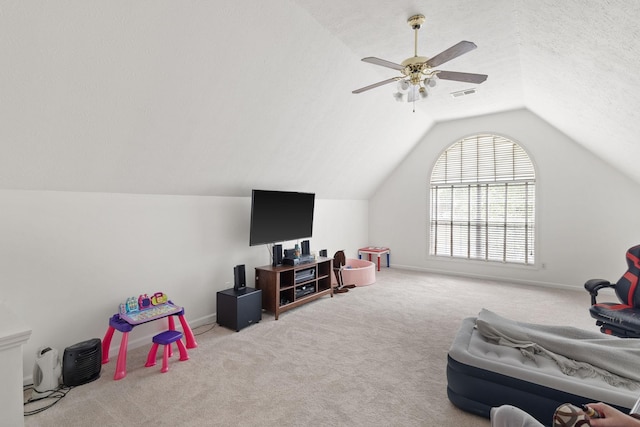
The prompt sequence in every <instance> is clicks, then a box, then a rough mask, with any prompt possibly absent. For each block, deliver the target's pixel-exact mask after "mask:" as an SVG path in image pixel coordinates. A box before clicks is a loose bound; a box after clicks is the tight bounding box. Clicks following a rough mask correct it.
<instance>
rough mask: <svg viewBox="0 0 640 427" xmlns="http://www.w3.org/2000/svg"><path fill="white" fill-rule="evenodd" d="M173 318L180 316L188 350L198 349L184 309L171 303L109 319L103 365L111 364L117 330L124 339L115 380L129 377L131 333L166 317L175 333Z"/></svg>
mask: <svg viewBox="0 0 640 427" xmlns="http://www.w3.org/2000/svg"><path fill="white" fill-rule="evenodd" d="M173 316H178V319H179V320H180V324H181V325H182V330H183V332H184V337H185V341H186V342H187V348H196V347H197V346H198V343H196V339H195V337H194V336H193V332H192V331H191V327H190V326H189V323H187V319H185V318H184V308H183V307H179V306H177V305H174V304H173V303H172V302H171V301H168V302H166V303H164V304H160V305H156V306H153V307H150V308H147V309H143V310H140V311H137V312H133V313H127V314H120V313H116V314H114V315H113V316H111V318H110V319H109V327H108V328H107V332H106V333H105V335H104V339H103V340H102V364H105V363H108V362H109V348H110V347H111V339H112V338H113V333H114V331H115V330H116V329H117V330H118V331H120V332H122V338H121V340H120V350H119V351H118V361H117V362H116V372H115V375H114V376H113V379H114V380H121V379H122V378H124V377H125V376H127V345H128V343H129V332H131V330H132V329H133V328H134V327H136V326H138V325H141V324H143V323H148V322H153V321H154V320H159V319H164V318H165V317H166V318H168V320H169V330H170V331H174V330H175V329H176V327H175V321H174V318H173Z"/></svg>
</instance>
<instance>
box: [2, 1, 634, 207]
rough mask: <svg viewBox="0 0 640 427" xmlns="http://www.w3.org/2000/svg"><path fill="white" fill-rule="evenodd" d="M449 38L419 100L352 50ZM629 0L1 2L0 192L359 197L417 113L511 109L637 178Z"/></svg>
mask: <svg viewBox="0 0 640 427" xmlns="http://www.w3.org/2000/svg"><path fill="white" fill-rule="evenodd" d="M415 13H422V14H424V15H425V16H426V22H425V24H424V25H423V27H422V29H421V30H420V33H419V42H418V54H419V55H422V56H429V57H430V56H434V55H435V54H437V53H439V52H440V51H442V50H444V49H446V48H448V47H450V46H452V45H454V44H455V43H457V42H459V41H461V40H469V41H473V42H475V43H476V44H477V45H478V49H476V50H474V51H472V52H470V53H467V54H465V55H463V56H461V57H459V58H456V59H454V60H452V61H450V62H449V63H447V64H446V65H443V66H441V67H438V68H441V69H446V70H450V71H465V72H472V73H481V74H488V75H489V78H488V80H487V81H486V82H485V83H483V84H482V85H479V86H477V89H478V92H477V93H476V94H474V95H470V96H465V97H460V98H453V97H451V96H450V93H451V92H453V91H458V90H462V89H467V88H469V87H473V86H474V85H471V84H466V83H459V82H448V81H443V80H441V81H440V82H439V83H438V85H437V86H436V87H435V88H434V89H433V90H432V91H431V94H430V96H429V98H428V99H427V100H426V101H421V102H419V103H416V112H415V113H413V112H412V107H411V105H410V104H407V103H404V104H401V103H397V102H395V101H393V98H392V96H391V94H392V92H393V86H394V85H393V84H392V85H388V86H383V87H380V88H376V89H374V90H371V91H368V92H365V93H362V94H359V95H353V94H351V90H353V89H356V88H359V87H362V86H366V85H368V84H371V83H374V82H377V81H380V80H384V79H387V78H389V77H393V76H395V75H396V74H395V72H394V71H393V70H390V69H386V68H383V67H379V66H376V65H372V64H367V63H364V62H361V61H360V59H361V58H363V57H365V56H376V57H379V58H383V59H387V60H389V61H393V62H401V61H402V60H404V59H406V58H408V57H410V56H412V55H413V31H412V30H411V29H410V28H409V27H408V25H407V24H406V20H407V18H408V17H409V16H411V15H413V14H415ZM638 18H640V2H636V1H635V0H627V1H605V0H601V1H598V2H585V1H578V0H563V1H562V2H557V1H550V0H527V1H524V0H521V1H517V0H510V1H506V0H492V1H491V2H479V1H470V0H466V1H461V0H452V1H448V2H436V1H415V0H414V1H411V0H399V1H388V0H349V1H344V0H340V1H339V0H325V1H322V2H319V1H317V0H291V1H283V0H278V1H273V2H261V1H258V0H247V1H242V2H238V1H235V0H233V1H232V0H216V1H210V2H202V1H195V0H192V1H184V2H182V1H175V0H154V1H151V0H146V1H140V0H134V1H131V0H126V1H125V0H113V1H109V2H93V1H84V0H69V1H65V2H46V1H35V2H24V1H21V0H0V63H1V65H2V66H1V67H0V120H1V122H0V149H1V151H2V156H0V189H27V190H62V191H99V192H123V193H148V194H178V195H180V194H184V195H221V196H248V195H249V194H250V190H251V189H252V188H264V189H282V190H298V191H311V192H315V193H317V194H318V196H319V197H322V198H368V197H369V196H370V195H371V194H372V192H373V191H375V189H376V188H377V186H378V185H379V184H380V182H381V181H382V180H383V179H384V178H385V177H386V176H387V175H388V174H389V173H391V171H392V170H393V169H394V168H395V167H396V166H397V165H398V163H399V162H400V161H401V160H402V159H403V158H404V157H405V156H406V155H407V154H408V153H409V151H410V150H411V149H412V148H413V146H414V145H415V144H416V143H417V142H418V141H419V140H420V138H421V137H422V136H423V135H424V134H425V133H426V132H428V131H429V129H430V128H431V127H432V126H433V124H434V123H436V122H438V121H442V120H449V119H455V118H463V117H469V116H474V115H480V114H487V113H492V112H497V111H503V110H509V109H513V108H520V107H526V108H528V109H530V110H531V111H533V112H534V113H536V114H538V115H539V116H540V117H542V118H543V119H545V120H547V121H548V122H550V123H551V124H553V125H554V126H556V127H557V128H558V129H560V130H561V131H563V132H564V133H566V134H567V135H569V136H570V137H572V138H573V139H575V140H576V141H577V142H578V143H580V144H583V145H584V146H585V148H587V149H588V150H591V151H592V152H594V153H596V154H597V155H599V156H600V157H602V158H603V159H605V160H606V161H607V162H609V163H611V164H612V165H614V166H616V167H617V168H618V169H619V170H621V171H622V172H623V173H625V174H627V175H629V176H631V177H632V178H634V179H635V180H637V181H638V182H640V169H639V168H637V167H636V166H635V161H634V158H637V157H639V156H640V145H638V144H636V143H635V140H636V137H637V135H638V134H640V120H639V119H638V117H637V116H638V115H639V114H640V113H639V110H640V109H639V108H638V107H639V105H638V104H639V103H638V96H637V95H638V94H639V92H640V85H639V84H638V83H640V82H639V81H638V80H640V76H639V75H638V73H637V69H638V66H639V65H640V64H639V62H640V59H639V58H640V55H639V54H640V47H639V45H638V40H640V37H639V36H640V34H639V29H638V26H637V25H636V22H637V20H638Z"/></svg>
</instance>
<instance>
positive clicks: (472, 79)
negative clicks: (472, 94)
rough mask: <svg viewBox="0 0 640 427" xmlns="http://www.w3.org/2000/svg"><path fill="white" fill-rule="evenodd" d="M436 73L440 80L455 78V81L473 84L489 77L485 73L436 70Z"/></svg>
mask: <svg viewBox="0 0 640 427" xmlns="http://www.w3.org/2000/svg"><path fill="white" fill-rule="evenodd" d="M436 75H437V76H438V78H439V79H442V80H455V81H457V82H467V83H475V84H480V83H482V82H483V81H485V80H487V77H489V76H487V75H486V74H473V73H459V72H457V71H438V73H437V74H436Z"/></svg>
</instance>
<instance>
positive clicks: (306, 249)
mask: <svg viewBox="0 0 640 427" xmlns="http://www.w3.org/2000/svg"><path fill="white" fill-rule="evenodd" d="M302 255H311V246H310V245H309V241H308V240H303V241H302Z"/></svg>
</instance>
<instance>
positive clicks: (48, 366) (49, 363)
mask: <svg viewBox="0 0 640 427" xmlns="http://www.w3.org/2000/svg"><path fill="white" fill-rule="evenodd" d="M61 375H62V365H61V363H60V358H59V357H58V350H56V349H55V348H51V347H40V348H39V349H38V351H37V353H36V362H35V364H34V366H33V397H34V398H38V397H43V396H45V395H48V394H50V393H51V392H52V391H54V390H56V389H57V388H58V386H59V385H60V376H61Z"/></svg>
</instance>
